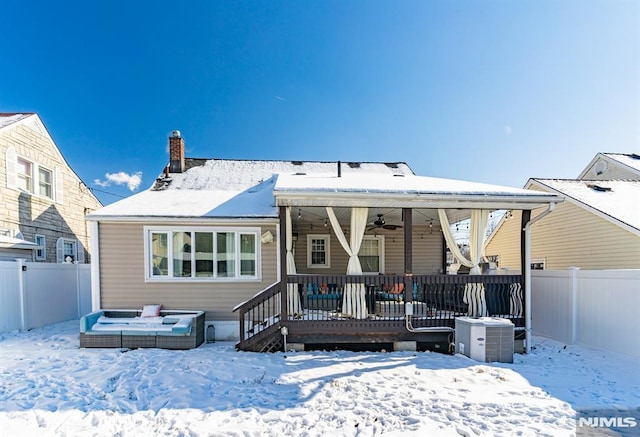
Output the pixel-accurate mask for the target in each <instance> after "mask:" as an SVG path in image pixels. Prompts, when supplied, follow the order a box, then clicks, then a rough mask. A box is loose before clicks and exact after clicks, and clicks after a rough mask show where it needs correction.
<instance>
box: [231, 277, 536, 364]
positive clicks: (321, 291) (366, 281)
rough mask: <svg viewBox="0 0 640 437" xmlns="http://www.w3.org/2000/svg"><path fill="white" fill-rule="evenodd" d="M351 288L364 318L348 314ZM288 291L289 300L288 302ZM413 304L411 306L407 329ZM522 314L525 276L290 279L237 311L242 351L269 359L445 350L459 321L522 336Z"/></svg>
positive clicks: (256, 297)
mask: <svg viewBox="0 0 640 437" xmlns="http://www.w3.org/2000/svg"><path fill="white" fill-rule="evenodd" d="M347 284H358V285H359V289H360V290H361V292H362V293H364V295H365V296H364V297H365V302H366V310H364V311H363V313H362V314H361V315H360V316H361V318H354V317H353V316H352V315H349V314H344V313H343V312H342V305H343V297H344V295H343V293H344V290H345V286H346V285H347ZM285 290H289V291H288V293H289V298H288V299H282V296H285V295H286V293H287V291H285ZM292 293H297V299H299V302H300V304H301V308H300V310H299V311H298V312H295V313H293V312H292V311H290V310H289V309H288V308H287V305H288V302H289V301H292V297H293V298H295V297H294V296H292ZM407 302H411V303H412V306H413V314H412V315H411V316H410V318H409V319H410V323H409V324H408V323H407V319H408V317H407V316H406V315H405V308H406V305H405V304H406V303H407ZM524 307H525V306H524V295H523V292H522V276H520V275H478V276H475V275H474V276H470V275H415V276H413V275H407V276H400V275H376V276H366V275H362V276H346V275H345V276H326V275H290V276H287V277H286V279H285V281H283V282H279V283H276V284H274V285H272V286H271V287H269V288H267V289H265V290H264V291H262V292H261V293H259V294H258V295H256V296H255V297H254V298H252V299H251V300H249V301H247V302H245V303H244V304H242V305H241V306H239V307H238V308H237V309H236V311H238V313H239V318H240V342H239V343H238V344H237V347H238V349H241V350H248V351H257V350H260V351H264V350H269V347H267V345H269V344H270V345H272V346H273V347H272V349H277V348H279V347H280V348H281V347H283V345H284V343H285V342H286V343H288V344H295V345H296V346H297V347H300V345H305V346H304V347H309V346H310V345H313V346H314V347H318V346H320V347H321V346H322V345H326V346H327V348H334V347H339V346H340V345H341V344H343V345H346V344H380V343H397V342H406V341H411V342H416V343H426V344H432V345H435V346H434V347H435V348H436V349H443V348H447V345H448V344H449V343H451V342H452V341H453V338H452V336H453V331H454V327H455V318H456V317H460V316H478V317H480V316H493V317H502V318H508V319H510V320H511V321H512V322H513V323H514V325H515V326H516V330H518V328H522V327H524ZM282 328H286V330H285V332H286V338H284V336H283V329H282ZM411 329H413V330H414V331H416V332H412V330H411ZM436 346H437V347H436Z"/></svg>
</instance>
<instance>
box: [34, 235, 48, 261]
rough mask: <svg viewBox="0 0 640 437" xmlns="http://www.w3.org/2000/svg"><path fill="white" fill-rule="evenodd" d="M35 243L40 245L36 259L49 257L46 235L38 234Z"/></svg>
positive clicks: (40, 259)
mask: <svg viewBox="0 0 640 437" xmlns="http://www.w3.org/2000/svg"><path fill="white" fill-rule="evenodd" d="M35 243H36V244H37V245H38V248H37V249H36V259H37V260H39V261H42V260H45V259H47V239H46V237H45V236H44V235H40V234H36V241H35Z"/></svg>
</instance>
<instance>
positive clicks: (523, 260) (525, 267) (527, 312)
mask: <svg viewBox="0 0 640 437" xmlns="http://www.w3.org/2000/svg"><path fill="white" fill-rule="evenodd" d="M530 221H531V210H530V209H525V210H523V211H522V221H521V222H520V277H521V278H524V283H523V284H522V295H523V296H524V335H525V352H526V353H530V352H531V293H529V291H530V290H529V287H530V286H531V283H530V281H528V280H527V279H528V278H530V277H531V271H530V269H531V248H530V247H529V244H530V242H531V241H530V240H529V238H528V237H529V232H528V227H529V222H530Z"/></svg>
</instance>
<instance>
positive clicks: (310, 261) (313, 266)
mask: <svg viewBox="0 0 640 437" xmlns="http://www.w3.org/2000/svg"><path fill="white" fill-rule="evenodd" d="M313 240H324V251H325V257H324V260H325V263H324V264H314V263H313V259H312V256H311V252H312V250H311V249H312V242H313ZM330 242H331V235H330V234H307V267H308V268H310V269H328V268H330V267H331V246H330Z"/></svg>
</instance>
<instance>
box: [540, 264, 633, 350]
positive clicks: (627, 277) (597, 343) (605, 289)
mask: <svg viewBox="0 0 640 437" xmlns="http://www.w3.org/2000/svg"><path fill="white" fill-rule="evenodd" d="M638 309H640V270H579V269H577V268H572V269H569V270H534V271H532V275H531V318H532V328H533V333H534V334H536V335H541V336H544V337H549V338H552V339H554V340H558V341H561V342H564V343H567V344H573V343H577V344H581V345H584V346H590V347H594V348H598V349H603V350H609V351H613V352H619V353H624V354H627V355H632V356H636V357H640V340H639V339H640V320H639V316H640V313H639V312H638Z"/></svg>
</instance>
